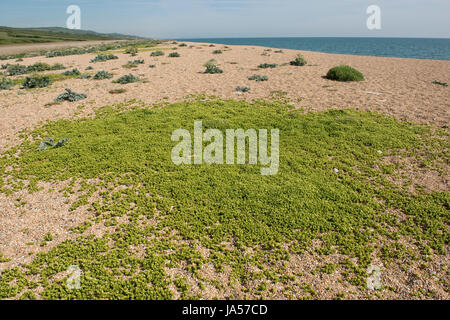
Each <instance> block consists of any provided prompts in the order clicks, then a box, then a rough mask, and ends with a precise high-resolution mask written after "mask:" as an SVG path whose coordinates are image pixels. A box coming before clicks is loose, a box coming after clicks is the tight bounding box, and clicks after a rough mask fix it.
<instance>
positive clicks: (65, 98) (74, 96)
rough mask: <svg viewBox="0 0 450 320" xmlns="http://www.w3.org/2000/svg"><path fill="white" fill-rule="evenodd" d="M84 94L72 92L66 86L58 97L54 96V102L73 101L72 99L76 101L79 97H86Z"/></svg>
mask: <svg viewBox="0 0 450 320" xmlns="http://www.w3.org/2000/svg"><path fill="white" fill-rule="evenodd" d="M86 97H87V96H86V95H85V94H84V93H76V92H73V91H72V90H70V89H68V88H66V92H64V93H62V94H60V95H59V96H58V97H56V99H55V102H59V101H70V102H74V101H78V100H81V99H86Z"/></svg>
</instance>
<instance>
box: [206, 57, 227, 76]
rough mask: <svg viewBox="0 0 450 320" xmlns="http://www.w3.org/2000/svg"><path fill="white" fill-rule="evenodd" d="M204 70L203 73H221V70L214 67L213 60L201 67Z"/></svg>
mask: <svg viewBox="0 0 450 320" xmlns="http://www.w3.org/2000/svg"><path fill="white" fill-rule="evenodd" d="M203 66H204V67H205V68H206V70H205V72H204V73H209V74H215V73H223V70H222V69H220V68H219V67H218V66H216V65H215V60H214V59H211V60H209V61H208V62H206V63H205V64H204V65H203Z"/></svg>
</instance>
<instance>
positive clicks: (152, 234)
mask: <svg viewBox="0 0 450 320" xmlns="http://www.w3.org/2000/svg"><path fill="white" fill-rule="evenodd" d="M202 99H203V98H200V97H199V99H196V100H194V101H191V102H183V103H177V104H173V105H170V106H169V107H161V106H158V107H157V108H153V107H152V106H142V107H136V106H135V103H134V102H133V103H132V102H130V103H129V104H120V105H117V106H115V107H104V108H102V109H101V110H98V112H97V113H96V116H95V117H94V118H90V117H89V118H84V119H78V120H73V121H69V120H59V121H56V122H48V123H46V124H45V125H43V126H42V127H40V128H38V129H36V130H33V131H32V132H29V134H27V135H26V137H27V138H25V139H24V140H23V142H22V143H21V144H20V145H18V146H16V147H13V148H11V149H10V150H7V151H5V152H4V153H2V155H1V157H0V178H1V179H2V180H1V181H2V183H1V184H0V191H2V192H4V193H8V192H13V191H17V190H22V189H23V188H24V185H25V182H30V183H29V184H26V186H27V188H28V189H29V190H30V191H34V190H35V189H36V185H37V183H38V182H41V181H47V182H54V183H60V182H63V181H69V186H68V187H67V188H66V190H64V191H66V192H67V193H69V192H73V193H75V191H74V190H75V189H74V188H75V187H74V185H75V183H77V184H79V185H80V190H78V191H77V193H76V194H77V197H78V198H77V199H78V200H77V201H75V203H74V204H73V206H72V208H73V209H75V208H77V207H78V206H81V205H83V206H86V207H87V208H88V209H89V210H90V211H89V212H92V214H93V217H92V218H91V219H89V221H87V223H85V224H82V225H80V226H78V227H75V228H73V229H72V236H73V238H71V239H69V240H66V241H64V242H62V243H60V244H58V245H57V246H55V247H54V248H51V249H50V250H48V252H45V253H40V254H38V255H37V256H36V258H34V259H33V261H32V262H31V263H28V264H26V265H24V266H20V267H17V268H10V269H5V270H2V273H1V274H0V298H1V299H6V298H13V297H18V296H20V295H21V294H22V293H23V292H28V290H33V289H37V290H34V291H37V292H39V294H38V298H40V299H139V300H142V299H152V300H155V299H172V298H174V294H173V292H172V291H171V289H170V287H171V285H172V284H174V285H175V287H176V288H177V290H179V292H180V293H182V296H183V297H185V298H187V297H189V296H190V293H191V288H190V286H189V285H188V282H187V281H186V280H185V277H179V276H178V277H171V276H170V275H168V274H167V273H166V271H165V270H167V269H173V268H178V269H180V270H181V269H182V270H183V273H187V274H188V275H189V277H191V278H192V279H194V280H195V281H198V282H208V281H209V282H211V283H216V282H217V279H205V275H204V274H202V268H203V266H205V265H213V266H214V271H216V272H218V273H222V272H224V270H225V268H227V269H228V270H229V272H227V273H229V274H230V280H229V281H226V282H224V283H218V284H217V286H218V287H219V286H220V285H222V286H227V287H228V286H230V287H231V284H232V283H235V284H237V285H239V286H241V287H242V289H243V290H244V291H245V292H246V294H248V295H249V296H256V295H257V294H262V291H264V290H265V289H266V288H265V286H266V285H265V284H266V283H268V282H270V283H273V284H276V285H277V286H280V287H282V288H283V289H284V292H286V295H287V296H288V295H289V294H292V293H294V292H297V290H298V288H297V287H296V286H295V278H294V280H292V279H291V278H290V277H287V276H286V274H288V273H289V271H290V270H289V269H288V268H289V266H288V265H287V264H286V262H287V261H289V259H290V258H291V256H292V255H295V254H300V253H303V252H305V251H309V252H311V254H314V255H316V257H317V258H318V259H319V258H321V256H322V255H329V254H332V253H333V254H340V255H342V256H344V257H347V258H348V259H346V260H344V262H343V263H342V264H341V265H339V271H341V269H342V272H343V274H345V277H344V279H343V281H344V283H346V282H349V283H351V284H356V285H357V286H359V287H360V288H361V290H365V279H366V276H367V275H366V270H367V266H368V265H370V264H371V262H372V260H373V259H377V260H378V259H381V260H382V261H386V260H385V259H389V263H397V264H398V265H405V263H407V262H408V259H407V257H409V256H408V255H406V253H407V250H406V249H405V248H404V247H402V246H401V245H400V244H401V242H402V237H406V238H407V239H411V241H412V242H413V243H414V246H413V247H414V248H417V249H414V250H415V253H416V255H417V257H416V259H419V260H421V261H425V260H426V259H428V257H429V254H443V255H445V254H446V251H445V246H446V245H447V242H448V236H449V231H448V224H449V214H448V208H449V202H450V195H449V192H432V193H418V194H412V193H410V192H409V191H408V189H407V188H402V187H400V186H398V185H395V184H394V183H392V182H391V180H390V179H389V177H388V176H386V175H385V174H384V173H383V172H381V171H380V170H377V169H376V167H377V166H381V165H382V163H383V161H384V160H383V155H380V154H379V153H378V150H383V151H384V153H385V154H387V152H389V154H390V155H395V154H401V153H402V152H404V150H408V154H409V155H410V156H414V157H420V155H421V154H423V153H424V152H425V151H426V150H429V152H430V153H432V154H433V156H435V157H442V158H444V157H445V156H446V153H445V151H443V150H448V147H449V142H448V140H447V136H446V135H444V136H440V135H436V134H435V132H433V131H432V130H431V129H430V128H429V127H426V126H422V125H416V124H413V123H409V122H400V121H397V120H395V119H393V118H389V117H386V116H384V115H381V114H377V113H371V112H357V111H352V110H328V111H326V112H319V113H313V112H309V113H303V112H302V111H301V110H293V109H292V107H291V106H288V105H285V104H283V103H280V102H273V103H269V102H265V101H257V102H254V103H248V102H245V101H233V100H227V101H221V100H209V101H202ZM130 109H131V110H130ZM180 115H182V116H180ZM198 119H202V121H203V127H204V129H205V130H206V129H209V128H214V129H218V130H220V131H221V132H223V134H224V135H225V131H226V130H227V129H230V128H244V129H245V130H246V129H250V128H265V129H269V130H270V129H274V128H278V129H280V168H279V173H278V174H277V175H275V176H270V177H266V176H261V174H260V168H261V165H225V164H224V165H220V164H217V165H197V166H194V165H179V166H177V165H175V164H174V163H173V162H172V161H171V160H170V155H171V152H172V148H173V147H174V145H175V143H174V142H173V141H172V140H171V136H172V133H173V132H174V130H176V129H179V128H186V129H188V130H189V131H190V132H191V134H192V133H193V129H192V127H193V123H194V121H196V120H198ZM45 136H52V137H70V139H71V142H72V143H71V144H70V148H57V149H54V150H48V151H42V152H36V147H37V146H38V144H39V143H40V142H41V139H42V138H41V137H45ZM28 137H30V138H28ZM269 144H270V143H269ZM224 154H225V150H224ZM7 168H9V169H7ZM333 168H339V173H335V171H334V170H333ZM93 181H94V182H93ZM94 194H96V196H95V197H94V198H92V199H91V197H90V196H91V195H94ZM392 212H401V213H402V214H401V215H397V214H393V213H392ZM95 227H101V228H106V229H107V232H105V233H103V234H102V235H101V236H94V235H92V233H91V232H90V231H91V228H95ZM313 243H315V244H319V245H315V246H314V247H313ZM136 248H144V249H143V250H142V251H139V252H137V251H136V250H137V249H136ZM205 250H207V252H208V255H207V256H205V255H204V254H203V252H204V251H205ZM137 253H139V254H137ZM72 265H77V266H80V268H81V269H82V270H83V276H82V279H81V288H80V289H79V290H68V289H67V286H66V280H67V278H68V275H65V274H64V272H65V271H66V270H67V269H68V267H69V266H72ZM252 269H257V270H258V271H251V270H252ZM319 270H320V271H321V272H324V273H332V272H335V271H336V270H337V266H336V265H332V264H325V265H322V266H321V267H320V269H319ZM61 275H62V276H61ZM214 280H215V281H216V282H214ZM254 280H257V281H258V282H260V283H261V286H258V288H254V286H253V285H252V283H254ZM301 290H303V291H305V292H308V293H309V294H310V296H316V295H317V292H315V290H314V288H312V287H311V286H310V285H308V284H301ZM363 292H365V291H363ZM228 298H231V297H228Z"/></svg>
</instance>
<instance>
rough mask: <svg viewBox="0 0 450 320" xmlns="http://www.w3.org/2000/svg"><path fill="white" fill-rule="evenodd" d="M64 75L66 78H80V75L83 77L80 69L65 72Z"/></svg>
mask: <svg viewBox="0 0 450 320" xmlns="http://www.w3.org/2000/svg"><path fill="white" fill-rule="evenodd" d="M63 75H65V76H79V75H81V72H80V70H78V69H72V70H67V71H65V72H63Z"/></svg>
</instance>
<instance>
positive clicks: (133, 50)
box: [125, 47, 138, 56]
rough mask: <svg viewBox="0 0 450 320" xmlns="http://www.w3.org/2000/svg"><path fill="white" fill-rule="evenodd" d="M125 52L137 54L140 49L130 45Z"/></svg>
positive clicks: (132, 54)
mask: <svg viewBox="0 0 450 320" xmlns="http://www.w3.org/2000/svg"><path fill="white" fill-rule="evenodd" d="M125 53H127V54H130V55H131V56H135V55H136V54H137V53H138V49H137V48H136V47H130V48H127V49H125Z"/></svg>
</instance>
